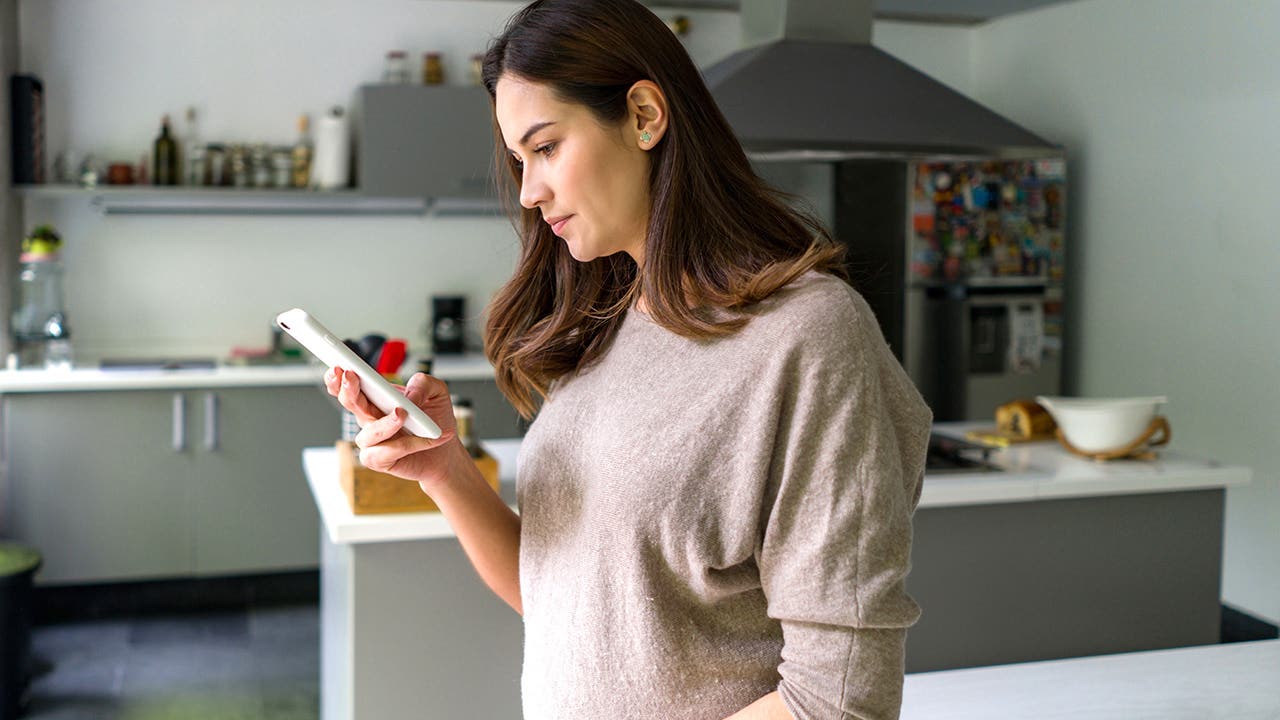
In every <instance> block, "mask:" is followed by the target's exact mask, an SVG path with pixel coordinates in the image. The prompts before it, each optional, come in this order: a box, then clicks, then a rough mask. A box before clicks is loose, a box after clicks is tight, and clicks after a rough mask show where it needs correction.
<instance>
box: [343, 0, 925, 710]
mask: <svg viewBox="0 0 1280 720" xmlns="http://www.w3.org/2000/svg"><path fill="white" fill-rule="evenodd" d="M484 80H485V85H486V87H487V88H488V89H489V93H490V95H491V96H492V98H493V107H494V119H495V129H496V131H497V143H498V157H499V163H500V164H501V166H503V168H504V173H502V175H503V176H504V177H505V178H506V180H507V181H509V182H510V184H512V185H513V186H514V189H515V192H516V193H518V197H519V203H520V209H519V210H518V211H517V212H516V222H517V228H518V230H519V233H520V237H521V241H522V253H521V257H520V259H519V262H518V265H517V267H516V270H515V273H514V275H513V277H512V278H511V280H510V281H509V282H508V283H507V284H506V285H505V286H504V287H503V289H502V290H501V292H500V293H499V294H498V296H497V297H496V298H495V299H494V301H493V304H492V305H491V307H490V308H489V317H488V321H487V326H486V351H487V353H488V356H489V359H490V360H491V362H492V363H493V365H494V368H495V369H496V372H497V380H498V384H499V387H500V388H501V389H502V390H503V392H504V393H505V394H506V396H507V397H508V399H509V400H510V401H511V402H512V404H513V405H514V406H515V407H516V408H517V409H518V410H519V411H520V412H521V414H523V415H524V416H525V417H526V418H528V417H532V416H533V414H534V411H535V410H537V418H536V420H535V421H534V422H533V424H532V426H531V427H530V428H529V432H528V434H527V436H526V437H525V439H524V442H523V444H522V449H521V455H520V467H519V477H518V497H519V506H520V514H519V516H517V515H516V514H514V513H512V512H511V511H510V510H509V509H508V508H507V507H506V506H505V505H504V504H503V503H502V502H501V501H500V500H499V498H498V496H497V495H496V494H495V493H493V492H492V491H491V490H490V489H489V488H488V487H487V486H486V485H485V484H484V482H483V481H482V480H481V479H480V477H479V475H478V473H477V472H476V471H475V469H474V466H473V464H472V463H471V461H470V459H469V458H468V456H467V455H466V452H465V451H464V450H463V449H462V448H461V447H460V445H459V443H458V442H457V440H456V439H455V438H454V435H453V430H454V428H453V427H452V425H451V422H450V421H451V418H452V412H451V408H450V404H449V396H448V391H447V389H446V387H445V385H444V383H442V382H440V381H438V380H435V379H433V378H430V377H427V376H425V375H421V374H419V375H415V376H414V377H413V378H412V379H410V381H409V383H408V386H407V388H406V389H405V392H406V393H407V394H408V395H409V397H410V398H412V399H413V400H414V401H415V402H417V403H418V404H419V405H421V406H422V407H423V409H424V410H426V411H427V412H428V414H430V415H431V416H432V417H433V418H435V419H436V421H437V422H438V423H439V424H440V425H441V426H442V428H443V429H444V430H445V435H444V436H443V437H442V438H440V439H439V440H434V441H432V440H424V439H421V438H417V437H413V436H411V435H409V434H407V433H404V432H401V427H402V424H403V417H402V416H401V415H400V414H392V415H387V416H382V414H381V413H380V412H378V411H377V410H375V409H374V408H373V407H372V406H371V405H370V404H369V403H368V402H367V401H366V400H365V399H364V398H363V396H361V395H360V393H359V384H358V381H357V380H356V378H355V377H354V375H353V374H351V373H341V372H338V373H337V374H333V375H330V376H328V377H327V378H326V380H327V383H328V388H329V391H330V392H332V393H334V394H335V395H337V396H338V398H339V399H340V400H341V402H342V404H343V405H344V406H345V407H347V408H348V409H349V410H351V411H352V412H354V413H355V414H356V416H357V418H358V419H359V420H360V422H361V424H362V426H363V429H362V430H361V432H360V434H359V436H358V437H357V438H356V442H357V444H358V445H359V446H360V448H361V451H360V457H361V460H362V461H363V462H364V463H365V464H366V465H368V466H370V467H373V468H376V469H380V470H386V471H389V472H392V473H395V474H397V475H400V476H402V477H405V478H409V479H413V480H417V481H418V482H419V483H420V484H421V486H422V489H423V490H424V491H425V492H427V493H428V494H429V495H431V496H432V497H433V498H434V499H435V501H436V502H437V504H438V505H439V506H440V508H441V510H442V511H443V513H444V514H445V516H446V517H447V518H448V519H449V521H450V522H451V523H452V525H453V527H454V529H455V530H456V531H457V534H458V537H459V540H460V541H461V543H462V546H463V548H464V549H465V550H466V552H467V554H468V556H469V557H470V559H471V561H472V563H473V564H474V565H475V567H476V569H477V570H478V572H479V574H480V576H481V577H482V578H483V579H484V581H485V582H486V583H487V584H488V585H489V587H490V588H492V589H493V591H494V592H495V593H497V594H498V595H499V596H500V597H501V598H502V599H503V600H505V601H506V602H507V603H509V604H510V605H511V606H512V607H513V608H514V609H515V610H516V611H517V612H521V613H522V614H523V616H524V622H525V659H524V673H523V696H524V701H523V702H524V710H525V716H526V717H527V718H531V719H540V718H547V719H552V718H554V719H563V718H610V719H617V718H632V717H634V718H723V717H730V716H732V717H738V718H749V717H756V718H789V717H793V716H794V717H796V718H831V717H863V718H888V717H896V716H897V713H898V708H899V705H900V700H901V688H902V673H903V643H904V640H905V633H906V628H907V627H908V626H910V625H911V624H912V623H913V622H915V620H916V618H917V617H918V615H919V610H918V608H917V606H916V605H915V603H914V602H913V601H912V600H911V599H910V598H909V597H908V596H907V594H906V592H905V590H904V584H903V582H904V578H905V576H906V574H907V570H908V557H909V551H910V543H911V513H912V511H913V510H914V508H915V505H916V502H917V501H918V499H919V493H920V483H921V479H922V475H923V462H924V451H925V445H926V442H927V437H928V431H929V422H930V415H929V412H928V409H927V408H926V407H925V405H924V404H923V402H922V401H921V400H920V397H919V395H918V393H917V392H916V391H915V389H914V388H913V387H912V385H911V383H910V381H909V380H908V378H907V377H906V376H905V374H904V373H903V372H902V370H901V368H900V366H899V365H898V364H897V362H896V361H895V359H894V358H893V356H892V354H891V353H890V352H889V350H888V348H887V346H886V345H885V342H884V339H883V337H882V336H881V334H880V331H879V327H878V325H877V324H876V321H875V318H874V317H873V316H872V315H871V312H870V310H869V309H868V307H867V305H866V304H865V303H864V302H863V300H862V299H861V297H859V296H858V295H857V294H856V293H855V292H854V291H853V290H852V289H851V288H850V287H849V286H848V285H847V284H846V283H845V282H844V281H843V280H842V279H841V277H840V276H841V264H840V263H841V252H840V249H839V248H838V246H837V245H836V244H835V243H833V242H832V241H831V239H830V238H829V237H828V236H827V234H826V232H825V231H823V230H822V229H821V227H820V226H818V224H817V223H816V222H814V221H812V220H811V219H809V218H808V217H806V216H803V215H801V214H799V213H797V212H795V211H793V210H791V209H789V208H788V207H787V206H786V204H785V203H784V201H783V199H782V196H781V195H780V194H779V193H777V192H775V191H773V190H770V189H769V188H767V187H766V186H765V185H764V184H763V183H762V182H761V181H760V180H759V179H758V178H757V177H756V176H755V174H754V173H753V172H752V170H751V168H750V165H749V164H748V162H747V159H746V157H745V156H744V154H743V151H742V149H741V147H740V146H739V144H738V143H737V141H736V140H735V139H734V136H733V133H732V131H731V130H730V128H729V126H728V124H727V123H726V121H725V120H724V118H723V116H722V115H721V114H720V112H719V110H718V109H717V108H716V106H715V103H714V101H713V100H712V98H711V95H710V94H709V92H708V91H707V88H706V87H705V85H704V84H703V82H702V80H701V76H700V75H699V73H698V71H697V69H696V68H695V67H694V65H693V63H692V62H691V61H690V59H689V57H688V55H687V54H686V53H685V51H684V49H683V48H682V47H681V45H680V43H679V41H678V40H677V39H676V38H675V37H674V36H673V35H672V34H671V33H670V32H669V31H668V30H667V28H666V26H665V25H663V24H662V22H661V21H660V20H658V19H657V18H656V17H655V16H654V15H653V14H652V13H651V12H649V11H648V10H646V9H645V8H644V7H643V6H641V5H639V4H638V3H635V2H632V0H598V1H595V2H583V0H540V1H539V2H535V3H533V4H532V5H529V6H528V7H527V8H525V9H524V10H523V11H521V12H520V13H518V14H517V15H516V16H515V17H514V18H513V19H512V20H511V22H510V24H509V26H508V27H507V29H506V31H505V32H504V34H503V35H502V36H500V37H499V38H497V39H496V40H495V41H494V42H493V44H492V45H491V46H490V48H489V52H488V54H487V56H486V58H485V63H484Z"/></svg>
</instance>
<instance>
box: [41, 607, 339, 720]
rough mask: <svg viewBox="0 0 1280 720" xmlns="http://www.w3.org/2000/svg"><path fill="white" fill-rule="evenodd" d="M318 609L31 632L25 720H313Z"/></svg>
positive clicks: (183, 617)
mask: <svg viewBox="0 0 1280 720" xmlns="http://www.w3.org/2000/svg"><path fill="white" fill-rule="evenodd" d="M319 623H320V620H319V609H318V608H317V607H316V606H315V605H300V606H288V607H255V608H251V609H249V610H247V611H239V612H221V613H201V614H191V615H168V616H153V617H147V618H140V619H127V620H102V621H94V622H76V623H67V624H61V625H49V626H43V627H37V628H35V630H34V632H33V637H32V644H33V651H34V655H35V658H36V663H37V677H36V679H35V681H34V683H33V684H32V692H31V705H30V707H29V709H28V713H27V715H26V716H24V717H25V718H26V720H55V719H56V720H73V719H74V720H82V719H83V720H169V719H170V718H184V719H186V718H190V719H191V720H224V719H225V720H232V719H234V720H258V719H259V718H264V719H265V718H271V720H301V719H303V718H307V719H312V718H317V717H319V714H320V710H319V707H320V705H319V688H320V627H319Z"/></svg>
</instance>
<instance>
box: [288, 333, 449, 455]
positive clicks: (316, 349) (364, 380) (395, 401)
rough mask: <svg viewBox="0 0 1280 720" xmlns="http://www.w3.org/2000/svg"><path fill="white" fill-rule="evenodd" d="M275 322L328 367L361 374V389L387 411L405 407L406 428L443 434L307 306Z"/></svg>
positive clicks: (424, 433)
mask: <svg viewBox="0 0 1280 720" xmlns="http://www.w3.org/2000/svg"><path fill="white" fill-rule="evenodd" d="M276 324H277V325H279V326H280V329H282V330H284V331H285V332H287V333H289V334H290V335H291V336H293V338H294V339H295V340H297V341H298V342H300V343H302V347H304V348H306V349H308V350H310V351H311V354H312V355H315V356H316V357H318V358H320V361H321V362H323V363H324V364H325V365H328V366H329V367H340V368H342V369H344V370H351V371H352V372H354V373H355V374H356V375H357V376H359V378H360V392H363V393H364V394H365V396H366V397H368V398H369V401H370V402H372V403H373V404H374V405H376V406H377V407H378V409H379V410H381V411H382V412H384V413H390V412H391V410H392V409H393V408H397V407H402V408H404V409H405V412H407V413H408V416H407V417H406V418H405V422H404V428H405V429H406V430H408V431H409V432H411V433H413V434H414V435H417V436H418V437H424V438H431V439H435V438H438V437H440V426H439V425H436V424H435V422H433V421H432V420H431V418H430V417H428V416H427V414H426V413H425V412H423V411H422V408H420V407H418V406H417V405H414V404H413V403H412V402H411V401H410V400H409V398H407V397H405V396H404V393H402V392H400V391H399V390H397V389H396V388H395V386H393V385H392V384H391V383H389V382H387V380H386V378H384V377H382V376H381V375H379V374H378V373H377V372H376V371H375V370H374V369H373V368H371V367H369V364H368V363H366V362H365V361H363V360H361V359H360V356H358V355H356V354H355V353H353V352H351V348H349V347H347V346H346V345H345V344H344V343H343V342H342V341H341V340H339V339H338V338H337V337H335V336H334V334H333V333H331V332H329V329H328V328H326V327H325V326H324V325H321V324H320V321H318V320H316V319H315V318H313V317H311V315H310V314H308V313H307V311H306V310H300V309H298V308H294V309H292V310H288V311H286V312H282V313H280V314H279V315H277V316H276Z"/></svg>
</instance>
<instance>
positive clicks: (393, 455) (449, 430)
mask: <svg viewBox="0 0 1280 720" xmlns="http://www.w3.org/2000/svg"><path fill="white" fill-rule="evenodd" d="M324 386H325V389H326V390H327V391H328V392H329V394H330V395H333V396H334V397H336V398H337V399H338V402H339V403H340V404H341V405H342V407H344V408H346V409H347V410H348V411H349V412H351V413H352V414H353V415H355V418H356V422H357V423H359V425H360V428H361V430H360V432H359V434H357V435H356V438H355V443H356V446H357V447H359V448H360V462H361V464H363V465H364V466H365V467H367V468H369V469H371V470H377V471H379V472H386V473H391V474H392V475H396V476H398V477H402V478H405V479H406V480H416V481H417V482H418V484H419V485H421V486H422V489H423V491H424V492H426V493H428V494H430V493H431V492H432V490H433V489H436V488H439V487H441V486H442V485H443V484H444V483H446V482H447V481H448V476H449V472H450V467H451V466H450V463H451V462H452V461H453V460H454V459H455V458H454V452H456V450H457V448H455V447H453V445H456V444H457V443H456V442H454V441H455V440H456V438H457V434H458V431H457V423H456V422H455V421H454V418H453V403H452V401H451V400H450V399H449V388H448V386H447V385H445V384H444V382H443V381H442V380H439V379H437V378H434V377H431V376H430V375H427V374H425V373H416V374H415V375H414V376H413V377H411V378H409V383H408V385H405V386H396V388H397V389H398V390H400V392H403V393H404V394H405V396H406V397H408V398H409V400H410V401H412V402H413V404H414V405H417V406H418V407H420V408H422V411H423V412H425V413H426V414H427V416H428V417H430V418H431V419H432V420H434V421H435V423H436V425H438V426H440V430H441V434H440V437H438V438H436V439H434V440H429V439H427V438H421V437H418V436H417V435H413V434H412V433H410V432H409V431H407V430H405V429H403V428H404V422H405V411H404V410H402V409H400V408H396V409H395V410H394V412H392V413H390V414H386V413H383V412H382V411H381V410H379V409H378V408H377V407H376V406H374V404H373V403H372V402H370V401H369V398H368V397H366V396H365V394H364V393H362V392H360V377H359V376H358V375H356V374H355V373H354V372H351V371H350V370H343V369H342V368H330V369H329V370H327V371H326V372H325V374H324Z"/></svg>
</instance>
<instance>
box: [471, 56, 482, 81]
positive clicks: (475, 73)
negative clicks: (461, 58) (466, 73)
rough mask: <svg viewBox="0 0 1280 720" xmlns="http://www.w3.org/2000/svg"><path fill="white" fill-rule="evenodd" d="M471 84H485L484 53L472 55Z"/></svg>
mask: <svg viewBox="0 0 1280 720" xmlns="http://www.w3.org/2000/svg"><path fill="white" fill-rule="evenodd" d="M471 84H472V85H483V84H484V56H483V55H472V56H471Z"/></svg>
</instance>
